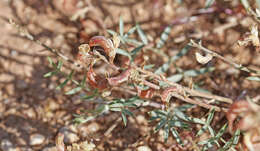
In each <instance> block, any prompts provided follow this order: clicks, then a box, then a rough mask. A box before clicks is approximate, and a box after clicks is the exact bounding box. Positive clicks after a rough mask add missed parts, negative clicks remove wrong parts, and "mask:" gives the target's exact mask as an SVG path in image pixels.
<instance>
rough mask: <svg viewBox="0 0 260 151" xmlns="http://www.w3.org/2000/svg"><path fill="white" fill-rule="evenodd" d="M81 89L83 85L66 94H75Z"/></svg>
mask: <svg viewBox="0 0 260 151" xmlns="http://www.w3.org/2000/svg"><path fill="white" fill-rule="evenodd" d="M81 89H82V88H81V87H76V88H74V89H72V90H70V91H68V92H66V93H65V94H66V95H72V94H75V93H77V92H79V91H80V90H81Z"/></svg>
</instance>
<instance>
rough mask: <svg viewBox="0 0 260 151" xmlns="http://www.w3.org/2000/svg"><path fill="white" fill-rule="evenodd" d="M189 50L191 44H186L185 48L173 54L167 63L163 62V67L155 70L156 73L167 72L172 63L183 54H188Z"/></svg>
mask: <svg viewBox="0 0 260 151" xmlns="http://www.w3.org/2000/svg"><path fill="white" fill-rule="evenodd" d="M189 50H190V46H189V45H186V46H185V47H184V48H183V49H181V51H180V52H179V53H177V54H176V55H175V56H172V57H171V58H170V60H169V61H168V62H167V63H165V64H163V65H162V66H161V67H159V68H158V69H157V70H156V71H155V73H156V74H162V73H165V72H166V71H167V70H168V69H169V67H170V65H171V64H172V63H173V62H174V61H177V60H178V59H180V58H181V57H182V56H184V55H186V54H187V53H188V52H189Z"/></svg>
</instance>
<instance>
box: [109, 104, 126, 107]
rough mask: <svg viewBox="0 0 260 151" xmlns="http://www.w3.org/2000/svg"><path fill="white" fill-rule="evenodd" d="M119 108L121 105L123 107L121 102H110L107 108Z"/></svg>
mask: <svg viewBox="0 0 260 151" xmlns="http://www.w3.org/2000/svg"><path fill="white" fill-rule="evenodd" d="M115 107H116V108H121V107H124V105H123V103H112V104H109V108H115Z"/></svg>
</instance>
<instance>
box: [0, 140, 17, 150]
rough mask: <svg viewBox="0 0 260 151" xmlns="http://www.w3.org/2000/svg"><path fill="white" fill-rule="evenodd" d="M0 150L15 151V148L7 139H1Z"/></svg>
mask: <svg viewBox="0 0 260 151" xmlns="http://www.w3.org/2000/svg"><path fill="white" fill-rule="evenodd" d="M1 149H2V150H3V151H16V148H15V147H14V145H13V143H12V142H11V141H10V140H8V139H3V140H2V141H1Z"/></svg>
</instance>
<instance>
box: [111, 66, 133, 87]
mask: <svg viewBox="0 0 260 151" xmlns="http://www.w3.org/2000/svg"><path fill="white" fill-rule="evenodd" d="M131 70H132V69H131V68H128V69H127V70H125V71H124V72H122V73H121V74H119V75H118V76H115V77H112V78H107V80H108V83H109V85H111V86H117V85H119V84H121V83H123V82H125V81H127V80H128V79H129V77H130V75H131Z"/></svg>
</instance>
